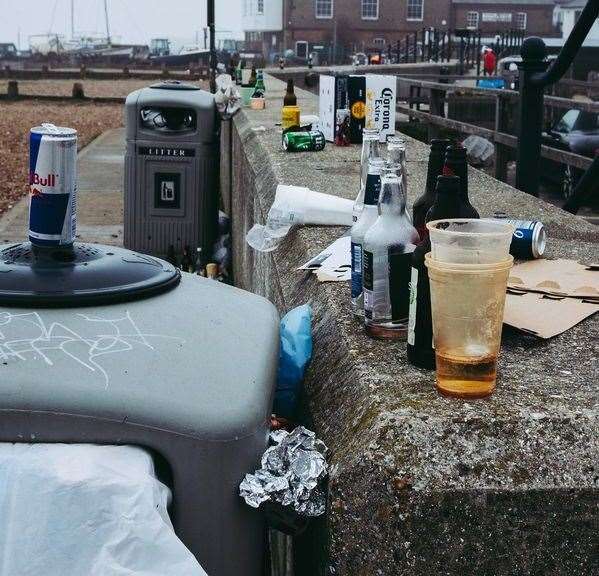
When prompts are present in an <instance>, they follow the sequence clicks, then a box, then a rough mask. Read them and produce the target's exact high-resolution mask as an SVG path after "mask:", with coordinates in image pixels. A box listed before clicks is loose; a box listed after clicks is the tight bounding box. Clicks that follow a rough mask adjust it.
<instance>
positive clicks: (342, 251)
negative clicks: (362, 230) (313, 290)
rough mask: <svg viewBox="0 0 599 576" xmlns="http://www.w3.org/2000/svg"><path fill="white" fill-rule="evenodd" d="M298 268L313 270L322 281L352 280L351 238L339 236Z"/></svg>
mask: <svg viewBox="0 0 599 576" xmlns="http://www.w3.org/2000/svg"><path fill="white" fill-rule="evenodd" d="M298 270H312V271H313V272H314V273H315V274H316V276H317V278H318V280H319V281H320V282H346V281H347V280H351V238H350V237H349V236H342V237H341V238H338V239H337V240H335V242H333V243H332V244H331V245H330V246H327V247H326V248H325V249H324V250H322V251H321V252H320V253H319V254H317V255H316V256H314V258H311V259H310V260H308V261H307V262H306V263H305V264H303V265H302V266H300V267H299V268H298Z"/></svg>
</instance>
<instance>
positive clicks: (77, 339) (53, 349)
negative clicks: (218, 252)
mask: <svg viewBox="0 0 599 576" xmlns="http://www.w3.org/2000/svg"><path fill="white" fill-rule="evenodd" d="M0 323H1V325H2V328H1V329H2V340H1V342H0V356H2V362H1V363H0V370H1V371H2V372H1V373H2V387H0V441H1V442H26V443H30V442H66V443H101V444H132V445H138V446H143V447H146V448H148V449H151V450H153V451H155V452H156V453H157V454H159V455H161V456H162V457H163V458H164V459H165V460H166V462H167V463H168V465H169V467H170V470H171V472H172V490H173V497H174V501H173V508H172V518H173V524H174V526H175V531H176V532H177V534H178V535H179V537H180V538H181V539H182V540H183V542H184V543H185V544H186V545H187V547H188V548H189V549H190V550H191V551H192V552H193V553H194V554H195V556H196V557H197V559H198V560H199V562H200V563H201V564H202V566H203V567H204V569H205V570H206V572H207V573H208V574H210V576H259V575H261V574H262V568H263V559H264V558H263V554H264V522H263V518H262V515H261V513H260V512H258V511H255V510H252V509H250V508H248V507H247V506H246V505H245V504H244V503H243V501H242V500H241V499H240V498H239V496H238V486H239V483H240V481H241V480H242V479H243V477H244V475H245V474H246V472H253V471H254V470H255V468H256V467H257V465H258V464H259V460H260V456H261V454H262V453H263V451H264V450H265V448H266V444H267V436H268V431H269V423H270V413H271V408H272V399H273V394H274V387H275V378H276V370H277V362H278V348H279V319H278V314H277V312H276V310H275V308H274V307H273V305H272V304H271V303H269V302H268V301H267V300H264V299H263V298H260V297H258V296H255V295H253V294H250V293H248V292H244V291H242V290H239V289H236V288H232V287H229V286H225V285H223V284H220V283H217V282H214V281H211V280H207V279H204V278H200V277H198V276H193V275H190V274H183V279H182V281H181V283H180V285H179V286H178V287H177V288H175V289H174V290H171V291H170V292H167V293H164V294H161V295H159V296H155V297H152V298H146V299H143V300H136V301H131V302H126V303H121V304H114V305H106V306H94V307H80V308H58V309H31V308H28V309H24V308H7V307H0Z"/></svg>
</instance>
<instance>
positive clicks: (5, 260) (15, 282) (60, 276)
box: [0, 242, 181, 308]
mask: <svg viewBox="0 0 599 576" xmlns="http://www.w3.org/2000/svg"><path fill="white" fill-rule="evenodd" d="M180 279H181V273H180V272H179V270H177V269H176V268H175V267H174V266H172V265H171V264H169V263H167V262H164V261H163V260H159V259H157V258H153V257H151V256H147V255H145V254H139V253H137V252H132V251H131V250H126V249H124V248H119V247H117V246H101V245H99V244H83V243H75V244H73V246H72V247H57V248H51V249H49V248H41V249H40V248H36V247H33V246H32V245H31V243H30V242H23V243H22V244H13V245H10V246H4V247H0V306H21V307H22V306H27V307H31V308H47V307H56V306H61V307H75V306H90V305H100V304H108V303H114V302H122V301H128V300H135V299H139V298H144V297H147V296H152V295H155V294H159V293H161V292H164V291H167V290H170V289H172V288H174V287H175V286H177V284H178V283H179V281H180Z"/></svg>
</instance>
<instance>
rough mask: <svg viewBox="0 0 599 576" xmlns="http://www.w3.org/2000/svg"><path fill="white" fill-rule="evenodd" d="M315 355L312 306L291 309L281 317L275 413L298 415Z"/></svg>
mask: <svg viewBox="0 0 599 576" xmlns="http://www.w3.org/2000/svg"><path fill="white" fill-rule="evenodd" d="M311 358H312V308H311V307H310V305H309V304H304V305H303V306H298V307H297V308H294V309H293V310H290V311H289V312H287V314H285V316H283V318H282V319H281V351H280V356H279V372H278V376H277V389H276V392H275V402H274V413H275V414H276V415H277V416H282V417H283V418H294V416H295V414H296V410H297V405H298V401H299V398H300V395H301V390H302V381H303V379H304V373H305V371H306V367H307V365H308V363H309V362H310V359H311Z"/></svg>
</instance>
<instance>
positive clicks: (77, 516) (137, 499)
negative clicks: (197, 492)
mask: <svg viewBox="0 0 599 576" xmlns="http://www.w3.org/2000/svg"><path fill="white" fill-rule="evenodd" d="M169 499H170V491H169V489H168V488H167V487H166V486H165V485H164V484H162V483H161V482H160V481H159V480H158V479H157V478H156V475H155V473H154V464H153V461H152V457H151V456H150V454H148V453H147V452H145V451H144V450H142V449H140V448H135V447H131V446H94V445H64V444H3V443H0V576H117V575H118V576H123V575H124V574H132V575H133V574H135V576H206V573H205V572H204V570H202V568H201V567H200V565H199V564H198V562H197V561H196V559H195V558H194V556H193V555H192V554H191V552H190V551H189V550H188V549H187V548H186V547H185V546H184V545H183V543H182V542H181V541H180V540H179V539H178V538H177V536H176V535H175V533H174V531H173V527H172V524H171V522H170V519H169V517H168V513H167V505H168V501H169Z"/></svg>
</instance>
